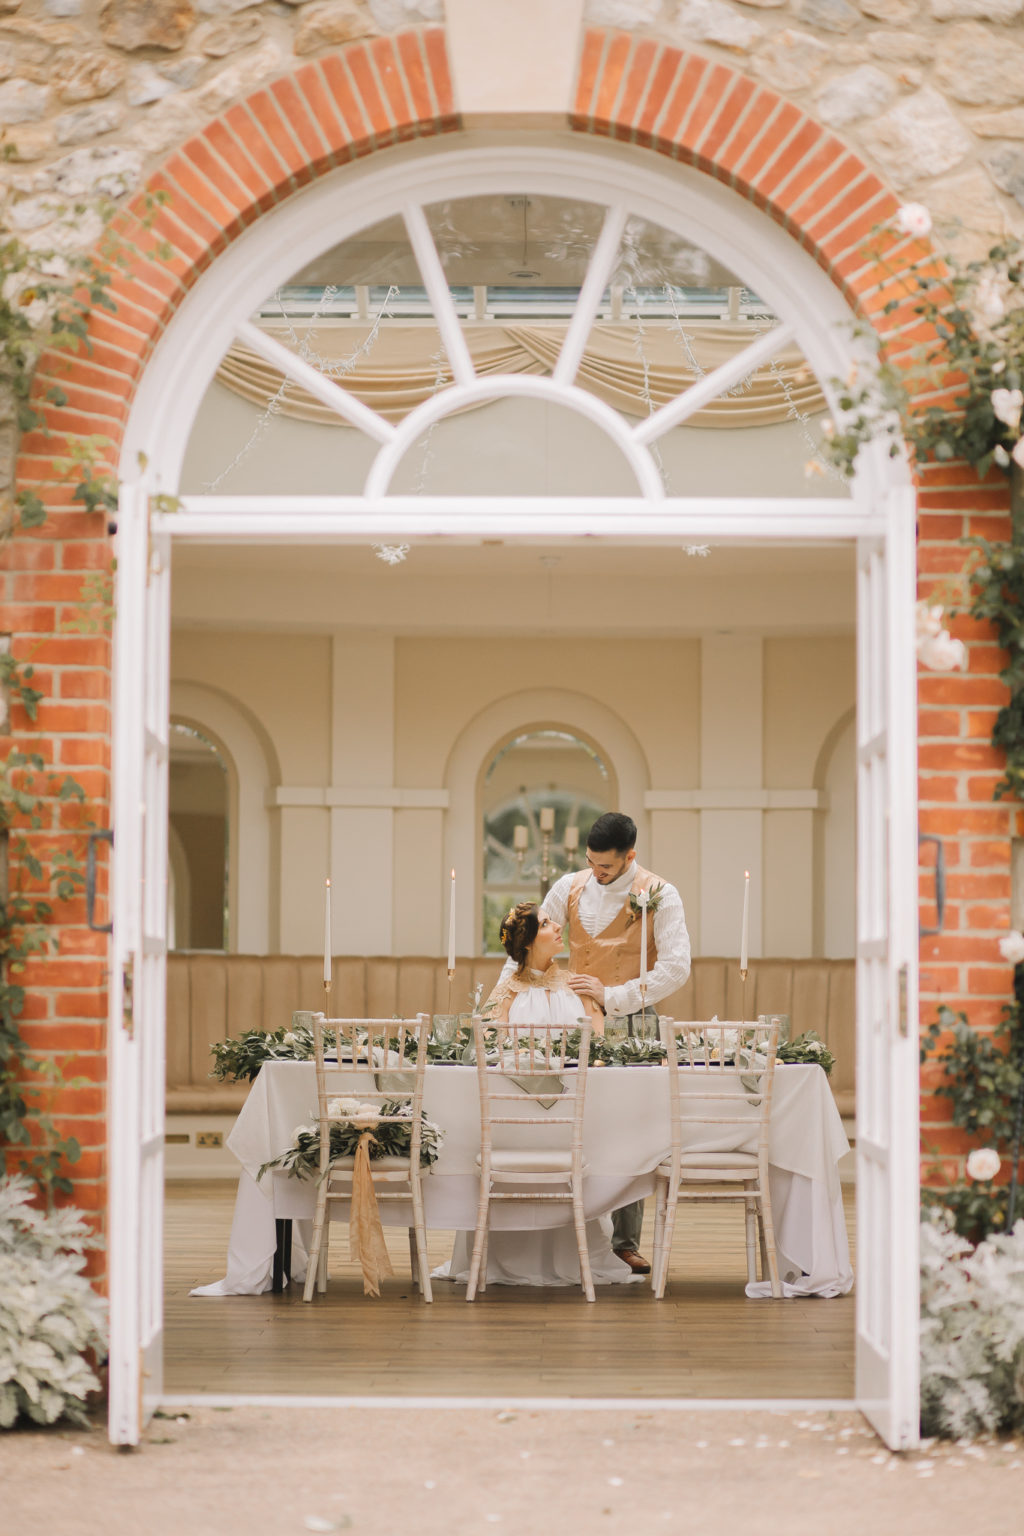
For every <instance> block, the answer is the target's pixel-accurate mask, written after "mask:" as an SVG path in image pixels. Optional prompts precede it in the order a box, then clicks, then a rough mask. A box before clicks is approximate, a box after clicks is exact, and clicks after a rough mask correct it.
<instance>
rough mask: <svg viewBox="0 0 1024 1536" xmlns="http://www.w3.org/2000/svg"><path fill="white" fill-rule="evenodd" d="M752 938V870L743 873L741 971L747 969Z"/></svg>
mask: <svg viewBox="0 0 1024 1536" xmlns="http://www.w3.org/2000/svg"><path fill="white" fill-rule="evenodd" d="M749 937H750V870H749V869H745V870H744V871H743V927H742V929H741V930H740V970H741V971H745V970H746V969H747V949H748V947H749V944H748V940H749Z"/></svg>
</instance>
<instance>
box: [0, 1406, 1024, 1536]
mask: <svg viewBox="0 0 1024 1536" xmlns="http://www.w3.org/2000/svg"><path fill="white" fill-rule="evenodd" d="M378 1468H379V1470H378ZM0 1490H2V1492H0V1531H2V1533H3V1536H22V1533H27V1532H30V1531H31V1532H33V1533H37V1532H38V1533H52V1536H122V1533H125V1536H127V1533H132V1536H136V1533H140V1536H236V1533H238V1536H243V1533H244V1536H303V1533H305V1532H308V1531H320V1532H331V1531H351V1532H352V1533H353V1536H360V1533H364V1532H365V1533H366V1536H371V1533H372V1536H399V1533H403V1532H406V1531H409V1532H415V1533H416V1536H463V1533H469V1532H485V1531H490V1530H494V1531H496V1532H498V1533H499V1536H500V1532H501V1531H505V1532H508V1533H513V1532H515V1533H516V1536H532V1533H534V1532H537V1533H542V1532H543V1533H547V1532H551V1533H553V1536H570V1533H571V1536H575V1533H577V1532H586V1533H590V1532H595V1531H597V1532H600V1531H602V1530H608V1531H611V1530H613V1529H618V1530H624V1529H628V1530H629V1532H630V1533H631V1536H632V1533H638V1532H641V1531H644V1532H649V1531H654V1532H661V1531H664V1532H666V1533H669V1536H675V1533H679V1536H718V1533H722V1536H734V1533H738V1532H740V1531H746V1532H749V1533H750V1536H812V1533H813V1536H848V1533H849V1536H854V1533H856V1536H866V1533H871V1536H890V1533H898V1536H946V1533H949V1536H953V1533H964V1532H966V1533H969V1536H1016V1533H1018V1532H1020V1531H1022V1530H1024V1442H1021V1441H1020V1440H1010V1441H1002V1442H997V1441H993V1440H989V1441H981V1442H978V1443H976V1444H975V1445H970V1446H967V1445H965V1446H959V1445H949V1444H946V1443H934V1444H932V1445H930V1446H927V1447H926V1448H925V1449H924V1450H922V1451H921V1452H915V1453H913V1454H912V1455H907V1456H892V1455H890V1454H889V1452H888V1451H886V1450H885V1449H884V1448H883V1447H882V1446H881V1444H880V1443H879V1441H878V1440H877V1439H876V1438H875V1436H874V1435H873V1434H872V1432H871V1431H870V1430H869V1429H868V1428H867V1426H866V1424H865V1422H864V1420H863V1419H861V1418H860V1416H859V1415H858V1414H856V1413H815V1412H808V1411H803V1412H762V1411H757V1412H744V1413H732V1412H722V1411H715V1412H705V1411H702V1410H692V1411H691V1410H686V1411H682V1412H678V1411H676V1412H663V1411H656V1412H652V1413H646V1412H644V1413H639V1412H629V1411H626V1410H624V1411H623V1412H622V1413H615V1412H610V1411H606V1410H591V1411H582V1410H581V1411H580V1412H579V1413H571V1412H567V1411H561V1412H559V1411H552V1410H548V1411H533V1410H532V1409H531V1410H526V1411H523V1410H517V1409H516V1407H515V1406H514V1405H512V1406H511V1407H510V1408H509V1409H508V1410H505V1411H496V1410H494V1409H480V1410H471V1409H461V1408H460V1409H444V1410H441V1409H438V1410H425V1411H423V1412H422V1413H418V1412H416V1411H415V1410H412V1409H404V1408H403V1409H397V1410H396V1409H389V1408H380V1409H376V1408H374V1409H369V1410H362V1409H355V1408H329V1409H321V1410H316V1409H309V1408H273V1409H269V1408H257V1407H245V1408H233V1409H220V1410H218V1409H213V1408H206V1407H203V1408H193V1409H190V1410H189V1411H188V1413H187V1416H186V1415H184V1414H182V1415H179V1416H177V1417H174V1416H170V1417H166V1418H164V1417H161V1418H158V1419H155V1420H154V1421H153V1423H152V1424H151V1425H150V1428H149V1430H148V1432H147V1435H146V1439H145V1443H144V1444H143V1446H142V1447H140V1449H139V1450H137V1451H135V1452H119V1451H115V1450H114V1449H112V1448H111V1447H110V1446H109V1445H108V1444H107V1442H106V1439H105V1436H104V1432H103V1429H102V1428H97V1429H96V1430H94V1431H92V1432H89V1431H77V1430H49V1431H46V1432H42V1431H35V1430H19V1431H14V1432H12V1433H8V1434H5V1435H2V1436H0Z"/></svg>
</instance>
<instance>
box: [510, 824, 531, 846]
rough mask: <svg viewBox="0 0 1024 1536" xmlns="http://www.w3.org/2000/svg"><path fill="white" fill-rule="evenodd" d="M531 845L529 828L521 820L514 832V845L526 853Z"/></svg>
mask: <svg viewBox="0 0 1024 1536" xmlns="http://www.w3.org/2000/svg"><path fill="white" fill-rule="evenodd" d="M529 846H530V832H529V828H528V827H525V826H524V825H523V823H522V822H520V823H519V825H518V827H516V828H515V829H514V831H513V833H512V847H513V848H515V849H517V850H518V851H519V852H520V853H525V852H526V850H527V848H528V847H529Z"/></svg>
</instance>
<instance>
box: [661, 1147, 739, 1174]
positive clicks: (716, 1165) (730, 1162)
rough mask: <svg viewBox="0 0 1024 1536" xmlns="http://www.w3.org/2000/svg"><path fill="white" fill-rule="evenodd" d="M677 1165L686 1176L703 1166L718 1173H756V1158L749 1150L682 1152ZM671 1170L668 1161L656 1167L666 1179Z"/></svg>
mask: <svg viewBox="0 0 1024 1536" xmlns="http://www.w3.org/2000/svg"><path fill="white" fill-rule="evenodd" d="M679 1167H680V1170H681V1172H682V1173H684V1174H685V1175H686V1176H687V1177H688V1178H690V1177H692V1176H693V1174H694V1173H696V1172H698V1171H699V1170H701V1169H705V1168H706V1169H708V1170H714V1171H716V1172H719V1173H721V1172H724V1171H728V1170H730V1169H731V1170H735V1171H737V1172H739V1171H743V1172H746V1173H754V1174H756V1173H757V1158H756V1157H755V1156H754V1154H753V1153H751V1152H684V1153H683V1155H682V1157H681V1158H680V1159H679ZM671 1172H672V1164H671V1163H670V1162H665V1163H661V1164H660V1165H659V1167H658V1175H659V1177H660V1178H663V1179H667V1178H668V1177H669V1175H670V1174H671Z"/></svg>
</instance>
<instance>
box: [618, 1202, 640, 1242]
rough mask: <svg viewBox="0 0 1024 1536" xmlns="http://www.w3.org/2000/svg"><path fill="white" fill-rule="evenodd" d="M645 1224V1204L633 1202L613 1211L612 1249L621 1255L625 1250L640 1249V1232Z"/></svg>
mask: <svg viewBox="0 0 1024 1536" xmlns="http://www.w3.org/2000/svg"><path fill="white" fill-rule="evenodd" d="M643 1224H644V1203H643V1201H642V1200H631V1201H630V1203H629V1204H628V1205H622V1206H620V1207H619V1209H618V1210H617V1211H612V1248H613V1250H614V1251H615V1252H616V1253H621V1252H622V1250H623V1249H624V1248H632V1249H633V1251H634V1252H639V1249H640V1232H641V1229H642V1228H643Z"/></svg>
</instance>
